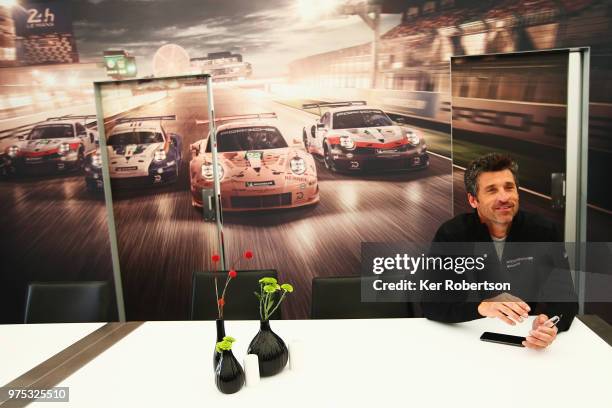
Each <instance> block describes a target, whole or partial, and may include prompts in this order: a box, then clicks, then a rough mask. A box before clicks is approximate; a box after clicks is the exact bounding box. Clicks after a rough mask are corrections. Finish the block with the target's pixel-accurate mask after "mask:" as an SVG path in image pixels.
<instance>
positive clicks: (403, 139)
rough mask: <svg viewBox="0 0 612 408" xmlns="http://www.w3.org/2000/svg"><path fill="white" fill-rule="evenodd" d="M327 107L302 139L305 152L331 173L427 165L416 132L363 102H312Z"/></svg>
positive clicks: (424, 151)
mask: <svg viewBox="0 0 612 408" xmlns="http://www.w3.org/2000/svg"><path fill="white" fill-rule="evenodd" d="M323 107H324V108H329V110H327V111H326V112H325V113H324V114H322V115H320V119H319V120H318V121H317V122H316V123H315V124H314V125H312V126H311V127H310V128H309V129H307V128H304V130H303V133H302V137H303V141H304V146H305V147H306V150H307V151H308V152H310V153H312V154H313V155H315V156H318V157H321V158H323V161H324V163H325V166H326V167H327V168H328V169H330V170H332V171H360V170H375V171H386V170H405V169H414V168H425V167H427V166H428V165H429V155H428V153H427V145H426V144H425V140H424V139H423V135H422V134H420V132H419V131H417V130H416V129H412V128H408V127H403V126H398V125H396V124H394V123H393V121H391V119H390V118H389V117H388V116H387V114H386V113H384V112H383V111H382V110H380V109H377V108H372V107H369V106H367V105H366V103H365V102H364V101H346V102H329V103H324V102H321V103H312V104H305V105H303V108H304V109H312V108H319V112H321V108H323Z"/></svg>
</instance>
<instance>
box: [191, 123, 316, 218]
mask: <svg viewBox="0 0 612 408" xmlns="http://www.w3.org/2000/svg"><path fill="white" fill-rule="evenodd" d="M275 119H276V114H275V113H262V114H253V115H240V116H230V117H225V118H218V119H217V120H216V122H219V123H220V125H219V127H218V129H217V151H218V153H219V154H218V158H219V163H218V174H219V178H220V185H221V205H222V208H223V211H248V210H264V209H276V208H291V207H300V206H306V205H312V204H316V203H317V202H319V185H318V180H317V169H316V165H315V161H314V158H313V157H312V155H311V154H309V153H307V152H306V151H304V149H303V148H302V147H301V145H300V146H299V147H290V146H289V145H288V143H287V141H286V140H285V138H284V137H283V135H282V133H281V131H280V130H279V129H278V127H277V126H276V120H275ZM198 123H208V121H198ZM295 143H296V144H300V140H299V139H295ZM191 152H192V156H191V157H192V158H191V163H190V165H189V169H190V172H189V173H190V179H191V200H192V204H193V206H195V207H202V202H203V199H202V192H203V190H205V189H208V190H210V189H212V188H213V181H214V174H213V164H212V153H211V138H210V137H208V138H207V139H202V140H199V141H197V142H195V143H193V144H192V145H191Z"/></svg>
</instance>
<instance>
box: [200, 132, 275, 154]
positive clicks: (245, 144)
mask: <svg viewBox="0 0 612 408" xmlns="http://www.w3.org/2000/svg"><path fill="white" fill-rule="evenodd" d="M217 144H218V150H219V152H236V151H246V150H266V149H280V148H283V147H287V142H286V141H285V139H283V137H282V136H281V134H280V132H279V131H278V129H276V128H272V127H268V128H261V127H252V128H238V129H231V130H224V131H221V132H219V133H218V134H217ZM206 151H207V152H210V143H209V145H208V146H207V148H206Z"/></svg>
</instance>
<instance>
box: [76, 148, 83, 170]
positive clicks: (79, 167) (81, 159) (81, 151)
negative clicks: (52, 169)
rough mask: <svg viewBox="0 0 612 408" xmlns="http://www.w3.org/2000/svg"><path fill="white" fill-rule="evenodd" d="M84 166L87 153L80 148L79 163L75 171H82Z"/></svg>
mask: <svg viewBox="0 0 612 408" xmlns="http://www.w3.org/2000/svg"><path fill="white" fill-rule="evenodd" d="M84 166H85V152H84V150H83V147H82V146H81V147H80V148H79V155H78V156H77V162H76V165H75V166H74V168H75V170H82V169H83V167H84Z"/></svg>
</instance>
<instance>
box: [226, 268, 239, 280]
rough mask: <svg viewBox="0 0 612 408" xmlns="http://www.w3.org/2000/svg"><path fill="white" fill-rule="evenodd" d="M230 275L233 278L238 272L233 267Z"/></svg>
mask: <svg viewBox="0 0 612 408" xmlns="http://www.w3.org/2000/svg"><path fill="white" fill-rule="evenodd" d="M228 275H229V277H230V278H231V279H234V278H235V277H236V275H238V272H236V271H235V270H233V269H232V270H231V271H229V272H228Z"/></svg>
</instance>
